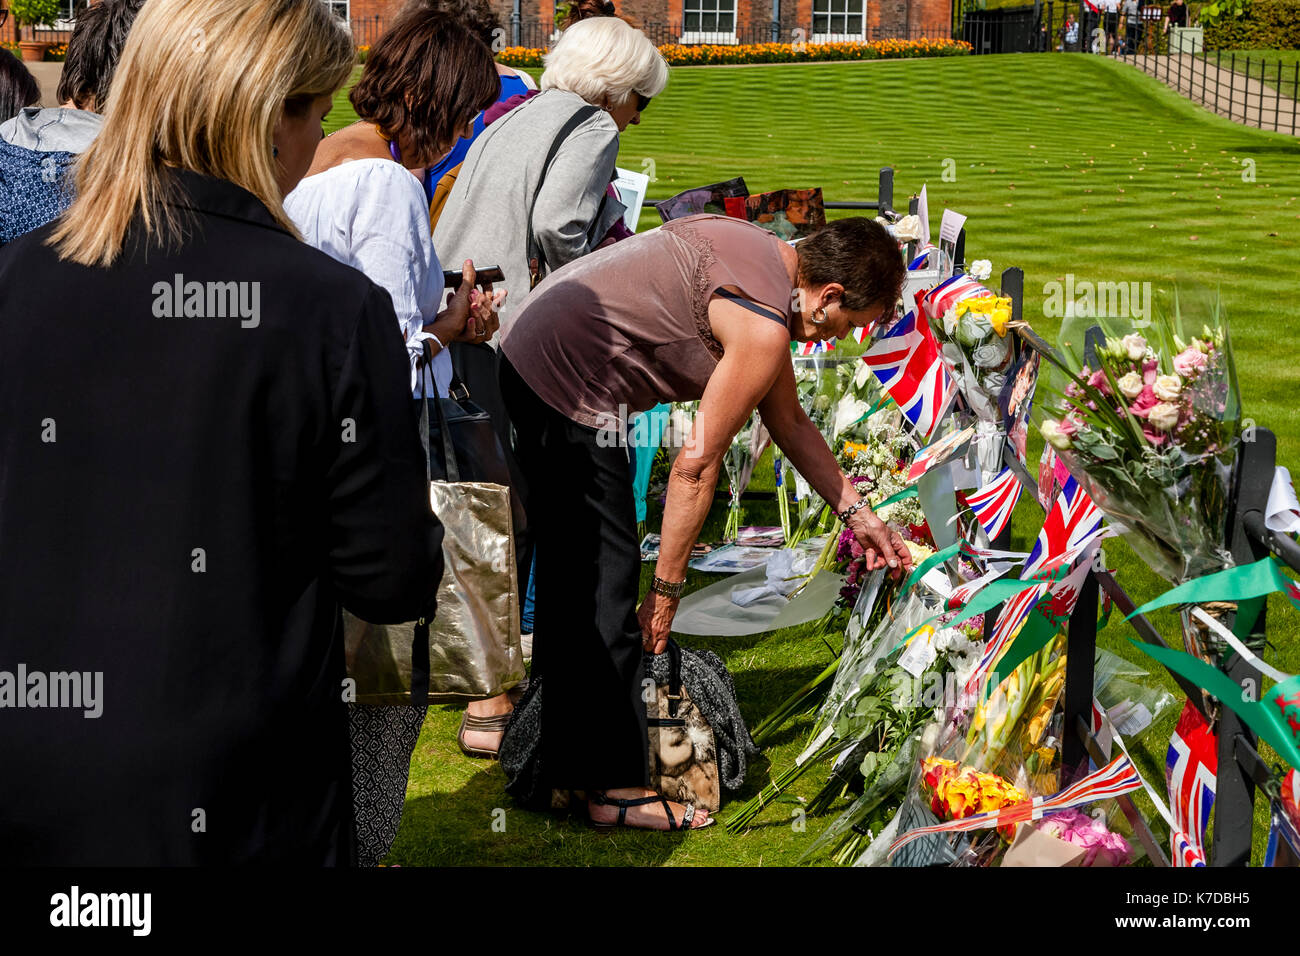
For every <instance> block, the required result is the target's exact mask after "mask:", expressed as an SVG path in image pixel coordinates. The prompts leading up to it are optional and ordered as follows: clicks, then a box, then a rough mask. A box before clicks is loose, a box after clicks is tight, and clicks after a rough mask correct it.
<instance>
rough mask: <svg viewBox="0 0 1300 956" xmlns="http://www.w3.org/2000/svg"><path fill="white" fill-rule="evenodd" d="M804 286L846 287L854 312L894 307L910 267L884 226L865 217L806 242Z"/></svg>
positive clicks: (846, 298) (847, 303)
mask: <svg viewBox="0 0 1300 956" xmlns="http://www.w3.org/2000/svg"><path fill="white" fill-rule="evenodd" d="M795 249H796V250H798V252H799V284H800V285H802V286H808V287H811V288H816V287H817V286H819V285H826V284H827V283H829V282H838V283H839V284H840V285H842V286H844V303H843V305H844V308H846V309H849V310H851V311H854V312H860V311H863V310H865V309H872V308H877V307H879V306H886V307H890V306H893V304H894V303H895V302H897V301H898V297H899V295H901V294H902V290H903V278H904V277H905V275H906V271H907V270H906V269H905V268H904V267H903V257H902V255H901V254H900V253H899V251H898V240H896V239H895V238H894V237H893V236H891V235H890V234H889V230H887V229H886V228H885V227H884V226H882V225H881V224H880V223H878V222H876V221H875V220H872V219H867V218H865V217H863V216H854V217H852V218H849V219H838V220H836V221H835V222H832V223H828V224H827V225H826V226H825V227H824V228H822V229H819V230H817V231H816V232H814V233H813V234H812V235H811V236H809V237H808V238H807V239H805V240H803V241H802V242H801V243H799V244H798V245H797V246H795Z"/></svg>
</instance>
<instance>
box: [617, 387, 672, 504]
mask: <svg viewBox="0 0 1300 956" xmlns="http://www.w3.org/2000/svg"><path fill="white" fill-rule="evenodd" d="M668 411H669V406H668V405H665V404H659V405H656V406H655V407H654V408H652V409H650V410H649V411H648V412H642V413H641V414H639V415H633V416H632V418H630V419H629V420H628V423H627V425H628V428H627V432H628V437H627V457H628V465H629V467H630V468H631V469H632V494H633V499H634V500H635V502H636V520H637V521H645V513H646V506H645V496H646V493H647V492H648V491H649V490H650V469H651V467H653V465H654V460H655V452H657V451H658V450H659V442H660V441H661V440H662V439H663V435H664V428H665V427H666V426H667V424H668Z"/></svg>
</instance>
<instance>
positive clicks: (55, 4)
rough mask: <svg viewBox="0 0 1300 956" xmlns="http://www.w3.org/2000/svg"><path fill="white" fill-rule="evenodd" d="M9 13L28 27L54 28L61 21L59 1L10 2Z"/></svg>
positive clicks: (18, 0)
mask: <svg viewBox="0 0 1300 956" xmlns="http://www.w3.org/2000/svg"><path fill="white" fill-rule="evenodd" d="M9 13H10V15H11V16H12V17H13V18H14V19H15V20H17V21H18V22H19V23H23V24H26V25H27V26H37V27H52V26H54V21H56V20H58V19H59V0H9Z"/></svg>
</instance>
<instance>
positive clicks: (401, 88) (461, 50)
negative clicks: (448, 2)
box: [348, 4, 501, 164]
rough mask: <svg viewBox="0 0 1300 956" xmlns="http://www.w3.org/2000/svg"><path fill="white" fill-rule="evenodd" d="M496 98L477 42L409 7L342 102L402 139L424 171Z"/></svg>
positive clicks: (493, 72) (489, 65)
mask: <svg viewBox="0 0 1300 956" xmlns="http://www.w3.org/2000/svg"><path fill="white" fill-rule="evenodd" d="M500 95H501V80H500V78H499V77H498V76H497V69H496V65H495V64H494V63H493V62H492V54H491V52H490V51H489V50H488V48H487V47H486V46H485V45H484V44H483V42H482V41H481V40H479V39H478V38H477V37H476V36H474V35H473V34H472V33H470V31H469V30H468V29H466V28H465V27H464V26H461V25H460V24H459V23H457V22H456V21H455V20H454V19H453V18H452V17H450V16H449V15H448V14H446V13H444V12H441V11H438V10H431V9H429V8H428V7H427V6H425V5H423V4H416V5H412V6H410V7H408V8H407V9H405V10H403V11H402V14H401V15H400V16H399V17H398V18H397V19H396V20H395V21H394V22H393V25H392V26H391V27H390V28H389V29H388V31H387V32H386V33H384V35H383V36H382V37H380V38H379V42H377V43H376V44H375V45H374V47H373V48H372V49H371V51H370V56H369V57H368V58H367V60H366V68H365V72H364V73H362V74H361V79H360V80H358V81H357V85H356V86H354V87H353V88H352V93H351V94H350V96H349V97H348V98H349V99H350V100H351V101H352V106H353V107H354V108H355V109H356V111H357V115H358V116H360V117H361V118H362V119H363V120H365V121H366V122H368V123H374V124H375V125H376V126H378V127H379V128H380V129H381V130H382V131H383V132H384V134H385V135H386V136H389V137H392V138H394V139H396V138H398V137H403V138H405V139H406V141H407V142H408V143H409V144H410V145H411V146H412V147H413V148H414V149H415V150H416V152H417V153H418V154H419V156H420V157H421V158H422V159H424V160H426V161H427V162H428V163H429V164H432V163H433V162H434V161H436V160H437V159H438V157H440V156H441V155H442V154H443V153H445V152H447V150H449V149H451V147H452V146H454V145H455V143H456V140H457V139H458V138H459V137H460V133H461V130H462V129H463V128H464V126H465V124H466V123H467V122H468V121H469V120H470V119H471V118H473V117H474V116H475V115H476V114H478V113H480V112H482V111H483V110H485V109H487V108H488V107H489V106H491V105H492V104H493V103H495V102H496V100H497V97H498V96H500Z"/></svg>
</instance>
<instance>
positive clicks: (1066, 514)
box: [966, 477, 1102, 693]
mask: <svg viewBox="0 0 1300 956" xmlns="http://www.w3.org/2000/svg"><path fill="white" fill-rule="evenodd" d="M1101 520H1102V513H1101V512H1100V511H1099V510H1098V509H1097V506H1096V505H1094V504H1093V503H1092V499H1091V498H1089V497H1088V494H1087V492H1085V491H1084V490H1083V489H1082V488H1080V487H1079V485H1078V482H1076V481H1075V480H1074V478H1073V477H1071V478H1070V479H1069V481H1067V482H1066V485H1065V488H1063V489H1062V491H1061V494H1060V497H1058V498H1057V499H1056V504H1055V505H1053V506H1052V510H1051V511H1050V512H1049V513H1048V515H1047V520H1046V521H1045V522H1043V530H1042V531H1040V532H1039V533H1038V540H1037V541H1036V542H1035V543H1034V549H1033V550H1032V551H1031V552H1029V558H1028V560H1026V561H1025V565H1024V567H1023V568H1022V569H1021V571H1020V579H1021V580H1022V581H1030V580H1032V579H1038V580H1039V581H1041V582H1042V583H1040V584H1038V586H1037V587H1031V588H1028V589H1027V590H1024V591H1021V592H1020V593H1019V594H1017V595H1016V596H1015V597H1013V598H1011V599H1010V600H1009V601H1007V602H1006V603H1005V604H1003V605H1002V612H1001V613H1000V614H999V615H998V619H997V623H996V624H994V625H993V633H992V634H990V635H989V639H988V642H987V643H986V644H985V645H984V654H983V656H982V657H981V658H980V662H979V665H978V666H977V667H976V668H975V670H974V671H973V672H972V673H971V676H970V679H969V680H968V681H967V683H966V689H967V691H968V692H970V693H974V692H975V691H976V690H977V689H978V688H979V686H980V684H982V683H983V681H984V678H985V676H986V675H987V674H988V673H989V671H990V670H991V669H992V667H993V664H994V662H996V661H997V659H998V658H999V657H1001V656H1002V653H1003V652H1004V651H1005V650H1006V649H1007V648H1008V647H1010V646H1011V642H1012V641H1013V640H1015V637H1016V635H1017V634H1018V633H1019V632H1020V627H1021V625H1023V624H1024V623H1025V621H1026V620H1027V619H1028V618H1029V615H1030V613H1032V612H1033V610H1034V608H1035V607H1038V604H1039V601H1040V600H1042V599H1043V598H1044V597H1045V596H1046V595H1048V594H1049V593H1050V595H1051V600H1050V603H1048V604H1047V605H1045V606H1043V607H1041V608H1039V610H1040V611H1041V612H1042V613H1043V614H1044V615H1045V616H1046V617H1047V618H1048V619H1049V620H1052V621H1062V620H1064V619H1065V618H1067V617H1069V616H1070V614H1071V612H1072V611H1073V610H1074V605H1075V604H1076V603H1077V601H1078V599H1079V590H1080V588H1082V587H1083V581H1084V579H1085V578H1086V577H1087V576H1088V571H1089V570H1090V569H1091V565H1092V561H1091V558H1089V559H1088V560H1085V561H1081V562H1080V563H1079V567H1077V568H1076V569H1075V570H1074V571H1072V572H1071V573H1070V574H1069V575H1068V576H1066V577H1065V578H1064V580H1059V579H1060V578H1061V575H1062V574H1063V573H1064V572H1063V570H1062V569H1064V568H1068V567H1069V566H1070V565H1071V564H1073V563H1074V562H1075V560H1076V559H1077V558H1078V557H1079V556H1080V555H1082V554H1085V553H1086V552H1090V549H1091V548H1092V547H1094V546H1095V544H1096V540H1097V538H1098V537H1099V536H1100V535H1101ZM1049 577H1050V578H1052V579H1053V580H1047V581H1044V580H1043V579H1044V578H1049Z"/></svg>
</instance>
